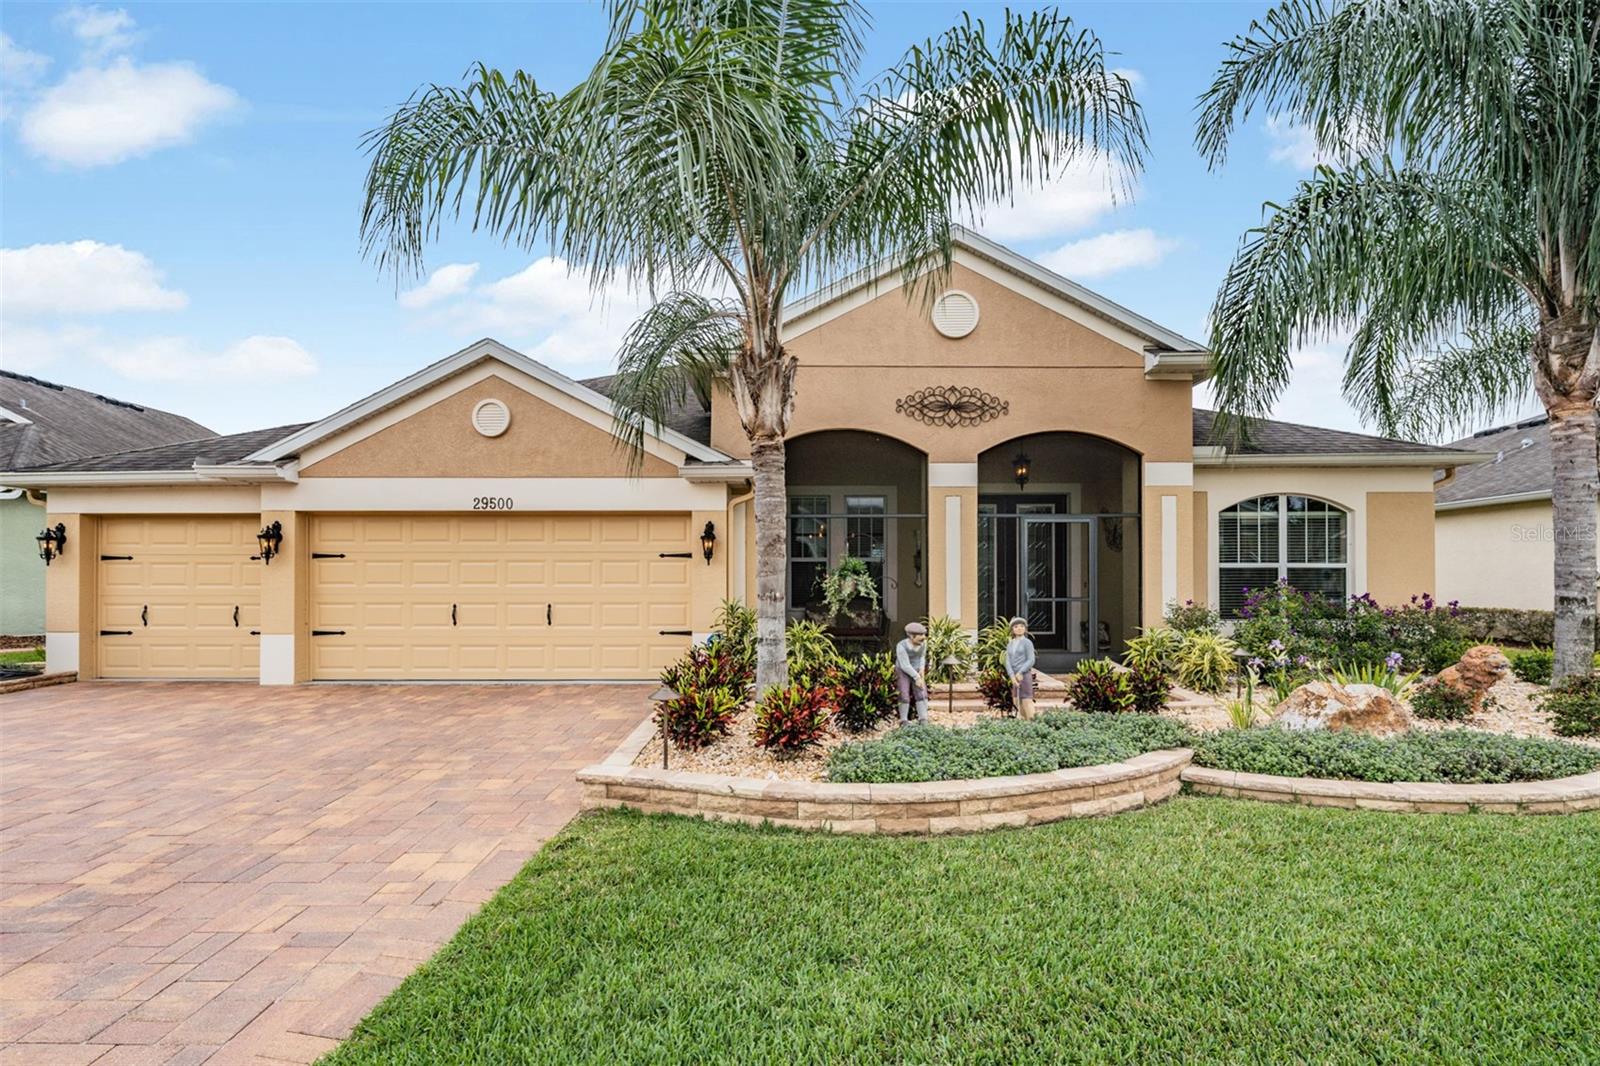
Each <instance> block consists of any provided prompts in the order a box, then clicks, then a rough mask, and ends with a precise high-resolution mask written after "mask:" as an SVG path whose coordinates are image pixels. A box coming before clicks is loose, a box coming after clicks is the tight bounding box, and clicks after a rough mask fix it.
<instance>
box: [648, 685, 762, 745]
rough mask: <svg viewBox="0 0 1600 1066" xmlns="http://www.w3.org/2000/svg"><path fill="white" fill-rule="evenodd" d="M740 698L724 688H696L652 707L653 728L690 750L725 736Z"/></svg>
mask: <svg viewBox="0 0 1600 1066" xmlns="http://www.w3.org/2000/svg"><path fill="white" fill-rule="evenodd" d="M740 706H741V700H740V699H739V697H738V696H736V695H734V694H733V693H732V692H731V691H729V690H728V689H725V688H711V687H707V688H696V689H691V690H689V691H688V692H684V693H682V694H680V695H679V696H678V697H677V698H676V699H671V700H666V701H663V702H662V703H661V704H659V705H658V706H657V707H656V714H655V723H656V728H657V729H665V730H666V734H667V738H668V739H669V740H671V741H672V744H673V746H674V747H677V748H681V749H683V750H685V751H694V750H697V749H699V748H703V747H705V746H706V745H707V744H710V743H712V742H713V741H716V740H718V739H720V738H722V737H725V736H727V735H728V729H729V728H730V727H731V726H732V725H733V720H734V718H735V717H736V716H737V715H738V713H739V707H740Z"/></svg>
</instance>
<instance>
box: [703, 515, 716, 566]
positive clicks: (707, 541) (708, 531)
mask: <svg viewBox="0 0 1600 1066" xmlns="http://www.w3.org/2000/svg"><path fill="white" fill-rule="evenodd" d="M716 550H717V525H716V523H715V522H707V523H706V528H705V529H703V530H701V531H700V554H701V555H704V556H705V557H706V565H707V566H710V565H711V556H712V555H713V554H714V553H715V552H716Z"/></svg>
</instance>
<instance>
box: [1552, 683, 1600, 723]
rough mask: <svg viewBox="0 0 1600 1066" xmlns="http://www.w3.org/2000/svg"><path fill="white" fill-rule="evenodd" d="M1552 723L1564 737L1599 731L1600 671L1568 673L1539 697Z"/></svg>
mask: <svg viewBox="0 0 1600 1066" xmlns="http://www.w3.org/2000/svg"><path fill="white" fill-rule="evenodd" d="M1540 706H1542V707H1543V708H1544V709H1545V710H1546V711H1549V712H1550V716H1551V725H1552V727H1553V728H1554V729H1555V731H1556V732H1557V733H1559V734H1561V735H1562V736H1564V737H1586V736H1594V735H1596V734H1600V674H1588V675H1586V676H1584V677H1567V678H1563V679H1562V680H1561V683H1560V684H1558V685H1556V686H1555V687H1554V688H1552V689H1551V690H1550V691H1549V692H1546V693H1545V694H1544V695H1543V696H1541V697H1540Z"/></svg>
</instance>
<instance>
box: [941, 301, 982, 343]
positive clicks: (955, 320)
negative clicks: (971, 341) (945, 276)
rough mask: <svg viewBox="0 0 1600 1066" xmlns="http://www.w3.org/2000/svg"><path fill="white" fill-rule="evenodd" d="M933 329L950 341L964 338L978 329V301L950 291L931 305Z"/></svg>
mask: <svg viewBox="0 0 1600 1066" xmlns="http://www.w3.org/2000/svg"><path fill="white" fill-rule="evenodd" d="M933 328H934V329H936V330H938V331H939V332H940V333H943V334H944V335H945V336H946V337H950V338H951V339H955V338H957V337H965V336H966V335H967V334H969V333H971V332H972V331H973V330H975V329H977V328H978V301H977V300H974V299H973V298H972V295H971V294H970V293H965V292H962V291H961V290H959V289H951V290H950V291H949V292H947V293H945V294H944V295H942V296H940V297H939V298H938V299H937V300H935V301H934V303H933Z"/></svg>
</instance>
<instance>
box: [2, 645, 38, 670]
mask: <svg viewBox="0 0 1600 1066" xmlns="http://www.w3.org/2000/svg"><path fill="white" fill-rule="evenodd" d="M42 662H44V649H43V648H19V649H17V650H15V651H0V666H4V665H6V664H8V663H42Z"/></svg>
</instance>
